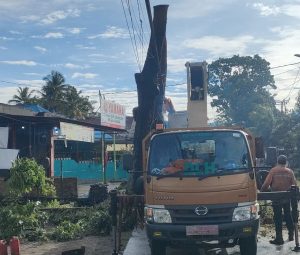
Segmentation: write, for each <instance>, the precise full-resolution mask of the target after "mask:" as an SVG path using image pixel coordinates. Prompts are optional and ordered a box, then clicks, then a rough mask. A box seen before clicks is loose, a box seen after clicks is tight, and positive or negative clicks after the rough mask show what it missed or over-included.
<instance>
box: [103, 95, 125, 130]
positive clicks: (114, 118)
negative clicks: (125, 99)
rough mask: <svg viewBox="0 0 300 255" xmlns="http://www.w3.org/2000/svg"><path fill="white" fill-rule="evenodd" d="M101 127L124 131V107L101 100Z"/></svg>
mask: <svg viewBox="0 0 300 255" xmlns="http://www.w3.org/2000/svg"><path fill="white" fill-rule="evenodd" d="M101 125H102V126H106V127H111V128H119V129H125V127H126V109H125V106H123V105H120V104H117V103H115V102H111V101H108V100H104V99H102V100H101Z"/></svg>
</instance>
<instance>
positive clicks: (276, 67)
mask: <svg viewBox="0 0 300 255" xmlns="http://www.w3.org/2000/svg"><path fill="white" fill-rule="evenodd" d="M297 64H300V62H296V63H291V64H286V65H281V66H274V67H270V69H276V68H280V67H286V66H293V65H297Z"/></svg>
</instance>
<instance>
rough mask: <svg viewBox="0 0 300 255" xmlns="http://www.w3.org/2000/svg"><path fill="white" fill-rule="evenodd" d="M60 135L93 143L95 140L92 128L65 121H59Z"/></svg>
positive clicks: (68, 138)
mask: <svg viewBox="0 0 300 255" xmlns="http://www.w3.org/2000/svg"><path fill="white" fill-rule="evenodd" d="M60 135H61V136H65V138H66V139H67V140H72V141H81V142H88V143H93V142H94V141H95V135H94V128H90V127H85V126H81V125H76V124H70V123H66V122H60Z"/></svg>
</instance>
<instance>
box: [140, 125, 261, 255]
mask: <svg viewBox="0 0 300 255" xmlns="http://www.w3.org/2000/svg"><path fill="white" fill-rule="evenodd" d="M254 147H255V142H254V138H253V137H252V136H251V134H249V133H247V132H246V131H245V130H243V129H226V128H201V129H187V130H182V129H181V130H176V129H174V130H160V131H156V132H154V133H152V134H150V135H148V136H147V137H146V138H145V140H144V190H145V223H146V231H147V236H148V239H149V243H150V247H151V254H152V255H164V254H165V253H166V247H167V246H169V245H170V246H177V245H180V246H182V245H199V246H211V247H213V246H217V247H233V246H235V245H239V246H240V252H241V254H242V255H255V254H256V252H257V244H256V242H257V237H256V236H257V231H258V227H259V215H258V210H259V208H258V203H257V188H256V181H255V173H254V159H255V156H254V155H255V152H254V151H255V148H254Z"/></svg>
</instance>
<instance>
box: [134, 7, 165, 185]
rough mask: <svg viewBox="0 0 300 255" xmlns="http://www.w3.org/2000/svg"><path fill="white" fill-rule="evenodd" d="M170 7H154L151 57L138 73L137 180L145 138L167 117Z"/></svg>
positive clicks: (135, 114)
mask: <svg viewBox="0 0 300 255" xmlns="http://www.w3.org/2000/svg"><path fill="white" fill-rule="evenodd" d="M167 10H168V5H158V6H155V7H154V17H153V30H152V31H151V37H150V43H149V47H148V52H147V58H146V60H145V64H144V67H143V70H142V72H141V73H136V74H135V80H136V84H137V92H138V107H137V108H135V109H134V118H135V121H136V126H135V133H134V170H135V172H134V174H133V184H134V183H135V180H136V179H137V178H138V177H139V176H141V174H142V169H143V164H142V141H143V139H144V137H145V136H146V135H147V134H148V133H149V132H150V130H151V129H152V128H154V127H155V124H156V123H160V122H162V121H163V116H162V105H163V100H164V97H165V84H166V73H167V43H166V24H167Z"/></svg>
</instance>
